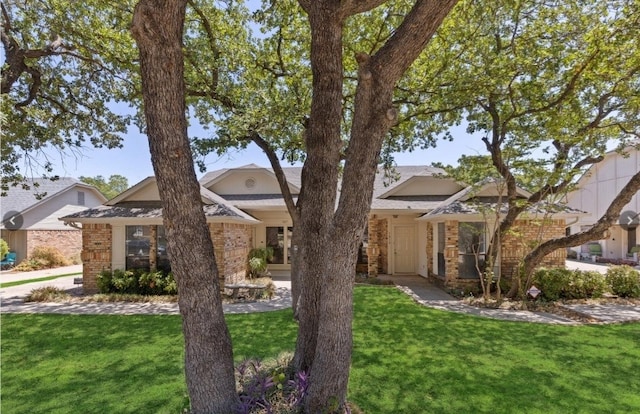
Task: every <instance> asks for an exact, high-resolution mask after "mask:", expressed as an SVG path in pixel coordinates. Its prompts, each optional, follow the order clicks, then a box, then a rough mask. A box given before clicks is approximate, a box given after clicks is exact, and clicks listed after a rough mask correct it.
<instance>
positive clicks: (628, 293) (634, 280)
mask: <svg viewBox="0 0 640 414" xmlns="http://www.w3.org/2000/svg"><path fill="white" fill-rule="evenodd" d="M607 282H608V284H609V287H610V289H611V293H613V294H614V295H617V296H620V297H624V298H640V272H638V271H637V270H634V269H633V268H632V267H631V266H612V267H610V268H609V269H608V270H607Z"/></svg>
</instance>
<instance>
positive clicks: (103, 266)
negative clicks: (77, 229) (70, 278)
mask: <svg viewBox="0 0 640 414" xmlns="http://www.w3.org/2000/svg"><path fill="white" fill-rule="evenodd" d="M111 245H112V242H111V225H110V224H83V226H82V253H81V256H80V257H81V259H82V264H83V266H82V288H83V290H84V292H85V293H88V294H91V293H97V292H98V285H97V277H98V275H99V274H100V272H102V271H103V270H112V269H111Z"/></svg>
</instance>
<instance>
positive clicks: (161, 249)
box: [125, 226, 171, 272]
mask: <svg viewBox="0 0 640 414" xmlns="http://www.w3.org/2000/svg"><path fill="white" fill-rule="evenodd" d="M125 234H126V243H125V255H126V264H125V266H126V269H127V270H130V269H143V270H147V271H149V270H151V257H150V252H151V249H152V248H154V249H155V251H156V258H155V259H156V261H155V267H156V269H158V270H163V271H165V272H169V271H171V263H170V262H169V254H168V244H167V237H166V235H165V231H164V227H163V226H156V239H155V240H153V243H152V240H151V235H152V234H153V232H152V226H126V228H125Z"/></svg>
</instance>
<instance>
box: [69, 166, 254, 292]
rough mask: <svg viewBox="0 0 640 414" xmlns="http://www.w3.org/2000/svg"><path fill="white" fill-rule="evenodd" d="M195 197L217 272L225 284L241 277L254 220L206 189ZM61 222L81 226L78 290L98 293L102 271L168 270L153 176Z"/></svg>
mask: <svg viewBox="0 0 640 414" xmlns="http://www.w3.org/2000/svg"><path fill="white" fill-rule="evenodd" d="M200 197H201V201H202V204H203V210H204V213H205V216H206V219H207V225H208V226H209V231H210V233H211V238H212V240H213V245H214V252H215V255H216V262H217V265H218V270H219V272H220V274H221V275H222V276H223V277H224V280H225V281H226V282H227V283H233V282H236V281H238V280H241V279H243V278H244V277H245V273H246V268H247V255H248V253H249V250H250V249H251V248H252V240H253V227H254V226H255V225H256V224H257V223H258V220H256V219H255V218H253V217H251V216H250V215H249V214H247V213H245V212H243V211H242V210H239V209H238V208H236V207H234V206H233V205H231V204H230V203H227V202H226V201H225V200H223V199H222V198H220V197H219V196H218V195H216V194H214V193H212V192H211V191H209V190H207V189H205V188H201V194H200ZM60 220H62V221H64V222H65V223H68V224H72V225H74V226H82V246H83V247H82V255H81V258H82V264H83V289H84V291H85V292H87V293H92V292H96V291H97V290H98V286H97V279H96V277H97V275H98V274H100V272H102V271H103V270H115V269H136V268H140V269H146V270H150V269H161V270H169V269H170V267H169V266H170V265H169V257H168V252H167V239H166V236H165V232H164V227H163V225H162V207H161V205H160V194H159V192H158V186H157V183H156V179H155V177H148V178H146V179H144V180H142V181H141V182H139V183H138V184H136V185H134V186H133V187H131V188H129V189H128V190H126V191H125V192H123V193H121V194H120V195H118V196H117V197H115V198H113V199H111V200H109V201H108V202H106V203H104V205H101V206H97V207H94V208H90V209H85V210H83V211H80V212H77V213H74V214H69V215H66V216H64V217H62V218H61V219H60Z"/></svg>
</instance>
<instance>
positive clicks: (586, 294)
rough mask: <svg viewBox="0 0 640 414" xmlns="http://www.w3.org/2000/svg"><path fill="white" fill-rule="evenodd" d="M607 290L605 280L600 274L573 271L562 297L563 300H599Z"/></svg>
mask: <svg viewBox="0 0 640 414" xmlns="http://www.w3.org/2000/svg"><path fill="white" fill-rule="evenodd" d="M607 290H608V286H607V280H606V278H605V276H604V275H603V274H602V273H600V272H596V271H580V270H574V271H573V272H571V277H570V280H569V284H568V285H567V286H565V288H564V290H563V292H562V293H563V295H562V296H563V297H564V298H565V299H587V298H600V297H602V295H603V294H604V292H606V291H607Z"/></svg>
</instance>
